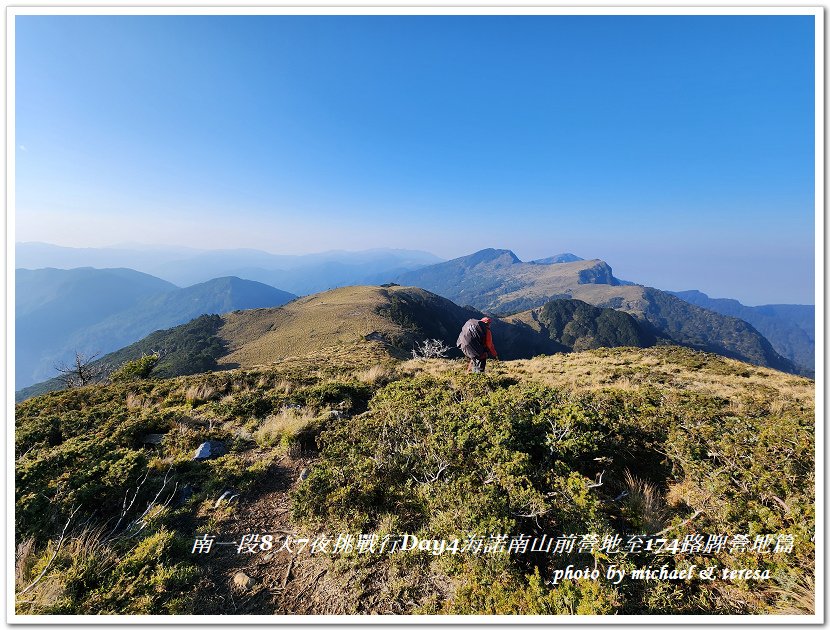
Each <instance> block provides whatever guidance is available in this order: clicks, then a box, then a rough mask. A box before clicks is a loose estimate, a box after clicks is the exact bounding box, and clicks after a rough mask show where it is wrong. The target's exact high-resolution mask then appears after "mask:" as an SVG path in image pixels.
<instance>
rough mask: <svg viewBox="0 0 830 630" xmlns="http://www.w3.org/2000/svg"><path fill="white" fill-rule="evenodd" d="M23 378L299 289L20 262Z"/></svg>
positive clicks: (19, 375)
mask: <svg viewBox="0 0 830 630" xmlns="http://www.w3.org/2000/svg"><path fill="white" fill-rule="evenodd" d="M15 281H16V300H15V323H16V327H15V346H16V348H15V382H16V387H18V388H20V387H25V386H27V385H30V384H31V383H35V382H37V381H41V380H43V379H45V378H48V377H50V376H52V375H54V374H55V365H56V364H58V363H61V362H64V361H67V360H69V359H71V358H72V357H73V356H74V353H75V352H76V351H77V352H81V353H84V354H87V355H90V354H95V353H99V354H104V353H107V352H110V351H112V350H115V349H118V348H121V347H123V346H125V345H127V344H130V343H132V342H134V341H137V340H139V339H141V338H142V337H145V336H146V335H147V334H149V333H151V332H153V331H154V330H159V329H161V328H169V327H170V326H175V325H177V324H182V323H184V322H187V321H190V320H191V319H193V318H194V317H198V316H199V315H202V314H205V313H226V312H229V311H233V310H238V309H250V308H260V307H266V306H279V305H281V304H285V303H286V302H288V301H290V300H292V299H294V298H295V297H296V296H295V295H293V294H291V293H287V292H286V291H281V290H279V289H275V288H274V287H271V286H267V285H265V284H262V283H259V282H252V281H250V280H240V279H239V278H216V279H213V280H210V281H209V282H204V283H201V284H197V285H194V286H191V287H187V288H184V289H180V288H178V287H176V286H175V285H173V284H171V283H169V282H166V281H164V280H161V279H159V278H155V277H153V276H150V275H148V274H144V273H140V272H137V271H133V270H131V269H92V268H81V269H69V270H66V269H37V270H28V269H17V270H16V272H15Z"/></svg>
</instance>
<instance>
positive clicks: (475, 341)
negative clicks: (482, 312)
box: [455, 317, 499, 374]
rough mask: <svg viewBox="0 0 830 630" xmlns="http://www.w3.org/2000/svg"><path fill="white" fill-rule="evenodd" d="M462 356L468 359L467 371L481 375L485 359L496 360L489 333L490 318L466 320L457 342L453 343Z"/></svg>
mask: <svg viewBox="0 0 830 630" xmlns="http://www.w3.org/2000/svg"><path fill="white" fill-rule="evenodd" d="M455 345H457V346H458V347H459V348H461V352H463V353H464V356H465V357H467V358H469V359H470V363H469V364H468V365H467V371H468V372H470V371H472V372H475V373H477V374H482V373H483V372H484V368H485V366H486V364H487V357H488V356H491V357H493V358H494V359H498V358H499V355H498V354H497V353H496V348H495V346H494V345H493V335H492V334H491V333H490V318H489V317H482V318H481V319H468V320H467V322H466V323H465V324H464V326H463V327H462V328H461V334H460V335H458V341H456V342H455Z"/></svg>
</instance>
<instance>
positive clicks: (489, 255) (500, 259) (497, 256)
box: [457, 247, 522, 266]
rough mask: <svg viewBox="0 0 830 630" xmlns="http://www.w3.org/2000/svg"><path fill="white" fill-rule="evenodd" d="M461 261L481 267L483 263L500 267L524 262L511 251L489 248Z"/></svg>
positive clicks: (462, 258) (460, 259) (464, 257)
mask: <svg viewBox="0 0 830 630" xmlns="http://www.w3.org/2000/svg"><path fill="white" fill-rule="evenodd" d="M457 260H459V261H464V262H465V263H467V264H468V265H470V266H475V265H480V264H482V263H497V264H499V265H513V264H516V263H520V262H522V261H521V260H520V259H519V257H518V256H516V254H514V253H513V252H512V251H511V250H509V249H494V248H492V247H489V248H487V249H482V250H480V251H477V252H476V253H474V254H470V255H469V256H463V257H461V258H458V259H457Z"/></svg>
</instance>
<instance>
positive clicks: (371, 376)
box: [355, 364, 395, 385]
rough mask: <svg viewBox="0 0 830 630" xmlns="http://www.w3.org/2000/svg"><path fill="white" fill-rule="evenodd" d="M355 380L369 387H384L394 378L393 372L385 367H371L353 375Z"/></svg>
mask: <svg viewBox="0 0 830 630" xmlns="http://www.w3.org/2000/svg"><path fill="white" fill-rule="evenodd" d="M355 376H356V377H357V380H359V381H361V382H362V383H367V384H369V385H385V384H386V383H389V382H390V381H392V380H394V378H395V370H393V369H391V368H389V367H387V366H385V365H379V364H378V365H373V366H372V367H370V368H368V369H366V370H363V371H362V372H358V373H357V374H355Z"/></svg>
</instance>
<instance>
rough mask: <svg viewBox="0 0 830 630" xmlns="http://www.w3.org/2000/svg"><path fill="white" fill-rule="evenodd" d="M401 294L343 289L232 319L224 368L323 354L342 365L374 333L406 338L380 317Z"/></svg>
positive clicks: (222, 332)
mask: <svg viewBox="0 0 830 630" xmlns="http://www.w3.org/2000/svg"><path fill="white" fill-rule="evenodd" d="M397 290H404V289H403V288H398V287H392V288H389V289H384V288H381V287H370V286H365V287H360V286H358V287H343V288H340V289H334V290H332V291H326V292H324V293H317V294H314V295H310V296H307V297H304V298H300V299H298V300H295V301H293V302H291V303H290V304H286V305H285V306H282V307H280V308H269V309H253V310H249V311H240V312H236V313H229V314H228V315H225V316H224V318H225V323H224V324H223V326H222V329H221V330H220V332H219V336H220V337H222V338H223V339H227V340H229V342H230V343H229V353H228V355H227V356H225V357H223V358H222V360H221V363H222V364H226V365H227V364H238V365H240V366H242V367H252V366H256V365H267V364H270V363H273V362H274V361H276V360H279V359H284V358H289V357H297V356H306V355H308V354H309V353H312V352H320V351H323V350H326V351H328V353H329V355H330V356H331V357H333V358H335V360H336V357H337V355H338V353H339V352H342V349H343V348H344V347H348V346H350V345H353V344H355V343H356V342H359V341H361V340H363V339H364V337H365V336H366V335H368V334H370V333H372V332H379V333H383V334H385V335H389V336H396V335H400V334H402V333H403V332H404V331H403V329H402V328H401V327H400V326H398V325H397V324H394V323H393V322H391V321H390V320H389V319H388V318H385V317H382V316H380V315H378V314H377V312H376V309H377V308H378V307H379V306H382V305H384V304H386V303H387V302H388V298H387V297H385V293H386V292H391V293H394V292H395V291H397ZM409 290H412V289H409ZM387 354H388V353H387Z"/></svg>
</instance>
